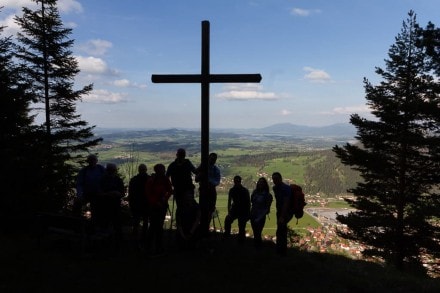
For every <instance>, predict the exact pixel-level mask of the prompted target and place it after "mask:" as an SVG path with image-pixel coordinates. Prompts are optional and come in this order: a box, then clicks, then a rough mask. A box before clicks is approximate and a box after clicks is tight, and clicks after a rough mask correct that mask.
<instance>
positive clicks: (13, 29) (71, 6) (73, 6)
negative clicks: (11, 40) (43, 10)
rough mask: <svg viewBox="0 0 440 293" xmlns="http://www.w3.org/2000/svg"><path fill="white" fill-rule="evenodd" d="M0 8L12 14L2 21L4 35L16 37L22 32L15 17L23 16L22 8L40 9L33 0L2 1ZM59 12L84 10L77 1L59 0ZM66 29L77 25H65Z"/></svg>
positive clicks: (0, 24) (70, 23) (0, 22)
mask: <svg viewBox="0 0 440 293" xmlns="http://www.w3.org/2000/svg"><path fill="white" fill-rule="evenodd" d="M0 7H3V8H2V10H1V11H2V12H6V11H7V12H8V13H10V12H11V11H12V14H10V15H7V16H6V17H4V18H2V19H0V26H4V27H5V28H4V30H3V33H4V34H5V35H6V36H10V35H15V34H16V33H17V32H18V31H20V27H19V26H18V24H16V23H15V21H14V17H15V16H16V15H17V16H20V17H21V16H22V8H23V7H27V8H29V9H32V10H35V9H40V6H39V4H37V3H36V2H34V1H31V0H2V1H1V2H0ZM58 10H59V11H60V13H70V12H82V11H83V8H82V6H81V3H79V2H78V1H76V0H59V1H58ZM64 25H65V26H66V27H69V28H74V27H76V24H75V23H73V22H69V23H65V24H64Z"/></svg>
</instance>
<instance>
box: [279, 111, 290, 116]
mask: <svg viewBox="0 0 440 293" xmlns="http://www.w3.org/2000/svg"><path fill="white" fill-rule="evenodd" d="M291 114H292V111H290V110H287V109H283V110H281V115H282V116H289V115H291Z"/></svg>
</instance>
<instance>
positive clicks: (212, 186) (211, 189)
mask: <svg viewBox="0 0 440 293" xmlns="http://www.w3.org/2000/svg"><path fill="white" fill-rule="evenodd" d="M216 162H217V154H216V153H210V154H209V157H208V186H207V191H206V193H205V191H204V190H202V189H199V190H200V197H199V204H200V210H201V213H202V214H201V220H200V229H201V235H202V237H209V226H210V222H211V219H212V216H213V213H214V212H215V206H216V203H217V189H216V187H217V186H218V185H219V184H220V180H221V174H220V169H219V168H218V167H217V165H216ZM199 170H200V167H199ZM203 175H204V174H201V173H200V175H199V178H198V180H197V181H199V182H200V180H201V178H200V176H203Z"/></svg>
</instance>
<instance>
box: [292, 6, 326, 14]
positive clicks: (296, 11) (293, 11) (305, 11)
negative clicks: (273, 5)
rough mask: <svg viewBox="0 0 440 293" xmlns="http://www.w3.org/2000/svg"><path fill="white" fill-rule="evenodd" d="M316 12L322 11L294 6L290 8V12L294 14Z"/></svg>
mask: <svg viewBox="0 0 440 293" xmlns="http://www.w3.org/2000/svg"><path fill="white" fill-rule="evenodd" d="M315 13H321V10H319V9H303V8H298V7H295V8H292V9H291V10H290V14H292V15H296V16H309V15H310V14H315Z"/></svg>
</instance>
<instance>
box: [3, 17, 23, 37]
mask: <svg viewBox="0 0 440 293" xmlns="http://www.w3.org/2000/svg"><path fill="white" fill-rule="evenodd" d="M14 17H15V15H13V14H11V15H8V16H7V17H6V18H5V19H2V20H0V26H3V27H4V29H3V34H4V35H5V36H12V35H15V34H16V33H17V32H18V31H19V30H20V27H19V25H18V24H16V23H15V20H14Z"/></svg>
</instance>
